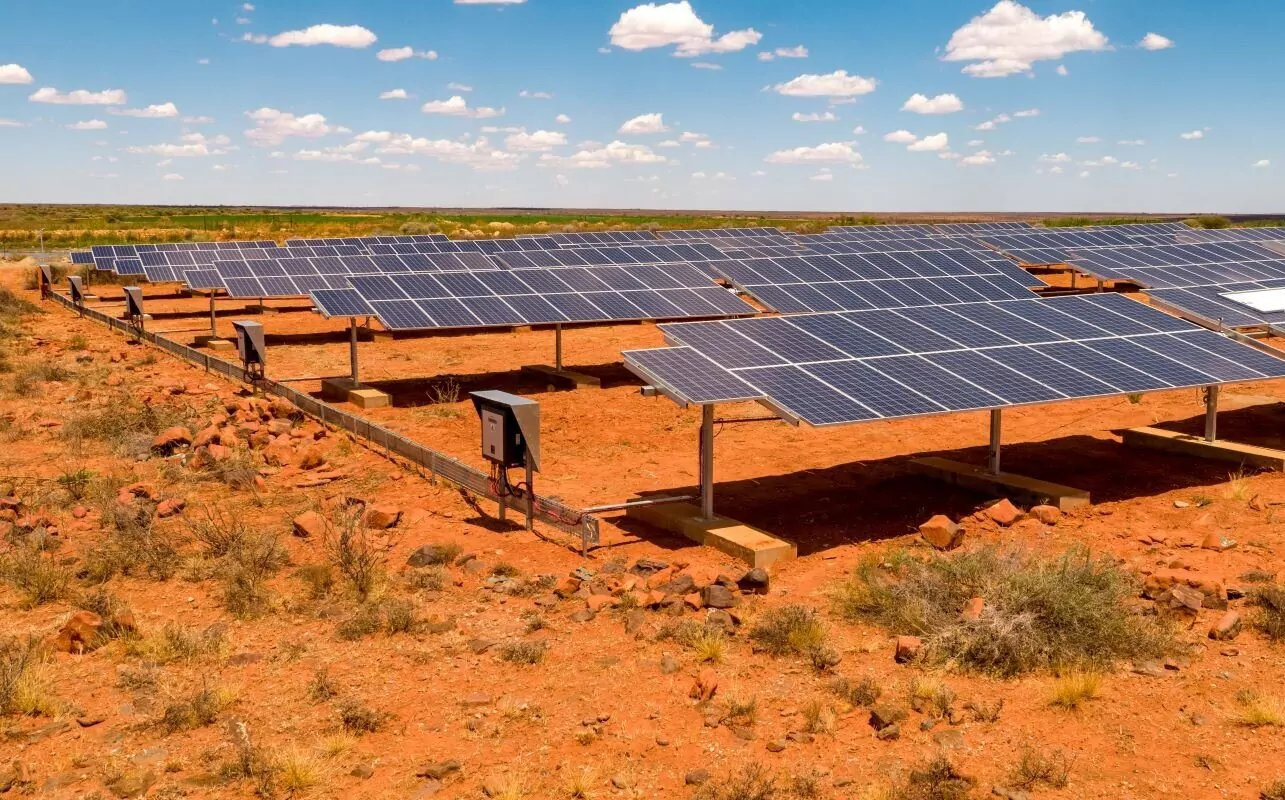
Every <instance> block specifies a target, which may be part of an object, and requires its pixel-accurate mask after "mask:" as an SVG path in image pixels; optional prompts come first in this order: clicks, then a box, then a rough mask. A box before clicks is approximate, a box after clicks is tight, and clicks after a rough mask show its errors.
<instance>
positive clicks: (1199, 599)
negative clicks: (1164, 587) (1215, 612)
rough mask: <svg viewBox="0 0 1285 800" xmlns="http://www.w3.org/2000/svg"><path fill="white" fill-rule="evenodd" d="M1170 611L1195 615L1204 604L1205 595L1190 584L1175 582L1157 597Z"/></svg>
mask: <svg viewBox="0 0 1285 800" xmlns="http://www.w3.org/2000/svg"><path fill="white" fill-rule="evenodd" d="M1158 602H1161V603H1163V604H1164V606H1165V607H1166V608H1167V609H1169V610H1170V611H1174V612H1177V613H1179V614H1187V615H1190V616H1193V617H1194V616H1195V615H1196V614H1199V613H1200V609H1201V608H1202V607H1203V606H1204V603H1205V596H1204V595H1203V594H1201V593H1200V592H1199V591H1197V590H1195V589H1193V588H1191V587H1190V586H1183V585H1181V584H1175V585H1174V586H1173V587H1171V588H1170V589H1169V591H1167V592H1165V593H1164V594H1163V595H1161V596H1160V597H1159V598H1158Z"/></svg>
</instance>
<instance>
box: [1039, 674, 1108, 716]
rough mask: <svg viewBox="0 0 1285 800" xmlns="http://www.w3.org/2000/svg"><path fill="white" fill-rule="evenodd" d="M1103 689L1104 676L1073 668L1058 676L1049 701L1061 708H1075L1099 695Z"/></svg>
mask: <svg viewBox="0 0 1285 800" xmlns="http://www.w3.org/2000/svg"><path fill="white" fill-rule="evenodd" d="M1101 689H1102V676H1101V675H1098V674H1097V673H1096V672H1083V671H1080V670H1071V671H1069V672H1066V673H1065V674H1062V675H1059V676H1057V678H1056V679H1055V680H1054V681H1053V692H1052V696H1051V697H1050V698H1049V702H1050V703H1051V704H1053V705H1055V706H1058V707H1059V708H1065V709H1069V710H1074V709H1077V708H1079V707H1080V706H1082V705H1084V704H1085V703H1087V702H1088V701H1090V700H1094V699H1096V698H1097V696H1098V692H1100V691H1101Z"/></svg>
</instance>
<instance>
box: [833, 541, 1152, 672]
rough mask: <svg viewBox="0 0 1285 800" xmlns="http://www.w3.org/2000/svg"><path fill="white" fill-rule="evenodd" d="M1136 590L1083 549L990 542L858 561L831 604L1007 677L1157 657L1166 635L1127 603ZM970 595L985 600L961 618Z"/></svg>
mask: <svg viewBox="0 0 1285 800" xmlns="http://www.w3.org/2000/svg"><path fill="white" fill-rule="evenodd" d="M1137 590H1138V587H1137V583H1136V581H1135V579H1134V578H1133V577H1132V576H1130V575H1128V574H1127V573H1125V572H1123V571H1122V570H1121V569H1120V568H1119V567H1118V566H1117V565H1116V563H1115V562H1114V561H1113V560H1112V559H1110V558H1108V557H1102V558H1094V557H1093V556H1091V555H1090V553H1089V552H1088V551H1087V550H1083V549H1074V550H1071V551H1068V552H1067V553H1065V554H1063V555H1062V556H1059V557H1056V558H1039V557H1035V556H1031V555H1029V554H1024V553H1020V552H1009V553H1000V552H998V551H996V550H994V549H992V548H984V549H980V550H976V551H972V552H966V553H959V554H955V555H949V556H941V555H932V556H927V557H923V558H920V557H916V556H913V555H911V554H909V553H907V552H905V551H901V552H898V553H894V554H892V555H891V556H890V557H888V558H886V559H885V560H884V562H883V563H881V562H880V561H878V560H867V561H865V562H863V563H862V564H861V565H860V566H859V567H858V568H857V570H856V571H855V572H854V574H853V576H852V577H851V578H850V579H849V580H847V581H846V582H845V583H843V584H842V585H841V586H840V587H839V589H838V590H837V591H836V592H835V593H834V602H835V606H836V609H837V611H838V612H839V613H840V614H841V615H842V616H844V617H846V618H848V619H851V620H860V621H863V622H872V623H875V624H878V625H882V626H883V627H885V628H888V629H889V630H891V631H892V632H893V633H896V634H909V635H914V636H919V637H922V638H923V640H924V649H923V657H924V658H925V660H926V661H928V662H929V663H934V664H945V663H947V662H950V663H954V664H958V665H959V666H961V667H963V668H965V669H969V670H974V671H978V672H985V673H990V674H994V675H999V676H1002V677H1011V676H1016V675H1021V674H1024V673H1028V672H1031V671H1034V670H1041V669H1051V668H1054V667H1068V668H1069V667H1084V668H1089V669H1104V668H1107V667H1110V666H1112V665H1114V663H1115V662H1117V661H1119V660H1122V659H1138V658H1154V657H1158V656H1160V655H1163V654H1164V653H1165V652H1166V651H1168V650H1169V649H1170V648H1171V647H1172V641H1173V640H1172V634H1171V632H1170V631H1169V630H1168V629H1166V628H1164V627H1162V626H1161V624H1160V623H1159V622H1158V621H1157V619H1155V618H1146V617H1143V616H1142V615H1140V614H1138V613H1135V612H1134V611H1132V610H1131V609H1130V606H1129V603H1130V601H1131V599H1132V598H1133V597H1134V596H1136V593H1137ZM973 597H982V598H984V599H985V602H986V610H985V611H984V612H983V614H982V616H981V618H980V619H976V620H967V619H963V618H962V617H961V616H960V609H962V608H963V607H964V604H965V603H966V602H968V600H969V599H971V598H973Z"/></svg>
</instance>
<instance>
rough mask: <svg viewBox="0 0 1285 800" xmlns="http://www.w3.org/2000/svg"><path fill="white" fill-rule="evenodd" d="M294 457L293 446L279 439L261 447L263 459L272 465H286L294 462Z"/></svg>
mask: <svg viewBox="0 0 1285 800" xmlns="http://www.w3.org/2000/svg"><path fill="white" fill-rule="evenodd" d="M294 457H295V452H294V448H293V447H291V446H290V443H289V442H286V441H282V440H280V439H277V440H276V441H274V442H272V444H270V445H268V446H267V447H265V448H263V461H264V463H265V464H267V465H269V466H272V467H288V466H290V464H291V463H293V462H294Z"/></svg>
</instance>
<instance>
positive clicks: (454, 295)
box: [314, 264, 757, 330]
mask: <svg viewBox="0 0 1285 800" xmlns="http://www.w3.org/2000/svg"><path fill="white" fill-rule="evenodd" d="M349 282H350V284H351V288H352V290H353V292H354V293H355V294H356V295H357V296H359V297H360V298H361V300H362V301H363V302H364V303H365V305H366V306H367V307H369V308H370V309H371V311H373V312H374V314H375V315H376V316H377V317H379V321H380V322H381V323H382V324H383V325H384V326H385V327H387V328H388V329H389V330H425V329H433V328H478V327H495V326H508V325H531V324H548V323H562V322H607V321H626V320H645V319H680V318H684V317H724V316H736V315H749V314H755V313H757V310H756V309H755V308H754V307H753V306H750V305H749V304H748V303H746V302H744V301H743V300H741V299H739V298H738V297H736V296H735V295H734V294H732V293H731V292H730V291H728V290H726V289H723V288H721V287H718V286H715V285H713V283H712V282H711V280H710V277H709V275H708V274H706V273H705V272H702V271H701V270H700V269H697V268H696V267H694V266H692V265H689V264H635V265H632V266H630V267H629V268H625V267H563V268H559V269H527V270H516V271H511V272H510V271H494V272H473V273H464V272H443V273H438V274H435V275H428V274H409V275H365V276H352V277H351V278H350V279H349ZM314 300H315V301H316V302H318V303H321V302H332V301H333V297H331V296H324V295H323V296H322V297H321V298H318V297H316V296H315V295H314Z"/></svg>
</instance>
